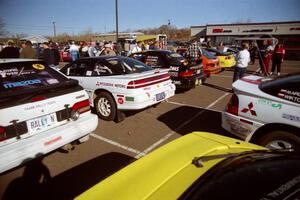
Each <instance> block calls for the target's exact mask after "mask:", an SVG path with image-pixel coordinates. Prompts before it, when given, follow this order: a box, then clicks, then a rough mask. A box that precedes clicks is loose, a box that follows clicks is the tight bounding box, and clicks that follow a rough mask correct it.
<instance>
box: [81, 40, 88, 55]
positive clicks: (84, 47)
mask: <svg viewBox="0 0 300 200" xmlns="http://www.w3.org/2000/svg"><path fill="white" fill-rule="evenodd" d="M88 51H89V46H88V44H87V43H86V42H83V44H82V47H81V51H80V52H81V55H80V56H81V57H89V53H88Z"/></svg>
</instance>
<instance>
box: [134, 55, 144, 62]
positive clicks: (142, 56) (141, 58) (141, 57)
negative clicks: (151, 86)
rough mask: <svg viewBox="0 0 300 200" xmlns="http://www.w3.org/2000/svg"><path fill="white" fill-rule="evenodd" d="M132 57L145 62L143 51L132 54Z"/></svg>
mask: <svg viewBox="0 0 300 200" xmlns="http://www.w3.org/2000/svg"><path fill="white" fill-rule="evenodd" d="M132 58H134V59H136V60H138V61H141V62H143V63H144V62H145V54H143V53H135V54H133V55H132Z"/></svg>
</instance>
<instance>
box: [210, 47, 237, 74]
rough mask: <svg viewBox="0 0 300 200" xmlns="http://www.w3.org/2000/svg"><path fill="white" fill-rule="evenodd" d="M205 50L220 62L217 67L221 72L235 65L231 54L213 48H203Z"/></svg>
mask: <svg viewBox="0 0 300 200" xmlns="http://www.w3.org/2000/svg"><path fill="white" fill-rule="evenodd" d="M205 50H207V51H209V52H211V53H212V54H213V55H214V56H217V58H218V59H219V61H220V63H219V65H220V67H222V69H223V70H224V69H226V68H232V67H234V66H235V65H236V60H235V57H234V55H233V54H232V53H229V52H222V51H219V50H217V49H213V48H205Z"/></svg>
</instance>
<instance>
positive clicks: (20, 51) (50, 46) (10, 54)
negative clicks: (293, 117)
mask: <svg viewBox="0 0 300 200" xmlns="http://www.w3.org/2000/svg"><path fill="white" fill-rule="evenodd" d="M41 46H42V49H43V51H42V52H41V51H40V48H33V46H32V43H31V41H24V42H22V43H21V47H17V46H16V45H15V43H14V41H13V40H9V41H8V42H7V46H5V47H4V48H3V49H2V50H1V51H0V58H28V59H37V58H42V59H43V60H44V61H45V62H46V63H47V64H48V65H49V66H51V67H53V68H59V62H60V61H61V57H60V53H59V50H58V46H57V45H56V43H54V42H44V43H43V44H41Z"/></svg>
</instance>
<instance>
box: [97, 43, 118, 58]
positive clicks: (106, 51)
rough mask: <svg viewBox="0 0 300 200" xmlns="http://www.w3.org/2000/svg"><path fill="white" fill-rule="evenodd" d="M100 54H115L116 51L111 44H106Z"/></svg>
mask: <svg viewBox="0 0 300 200" xmlns="http://www.w3.org/2000/svg"><path fill="white" fill-rule="evenodd" d="M100 55H107V56H115V55H116V53H115V52H114V50H112V48H111V44H109V43H108V44H105V45H104V49H103V50H102V51H101V53H100Z"/></svg>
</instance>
